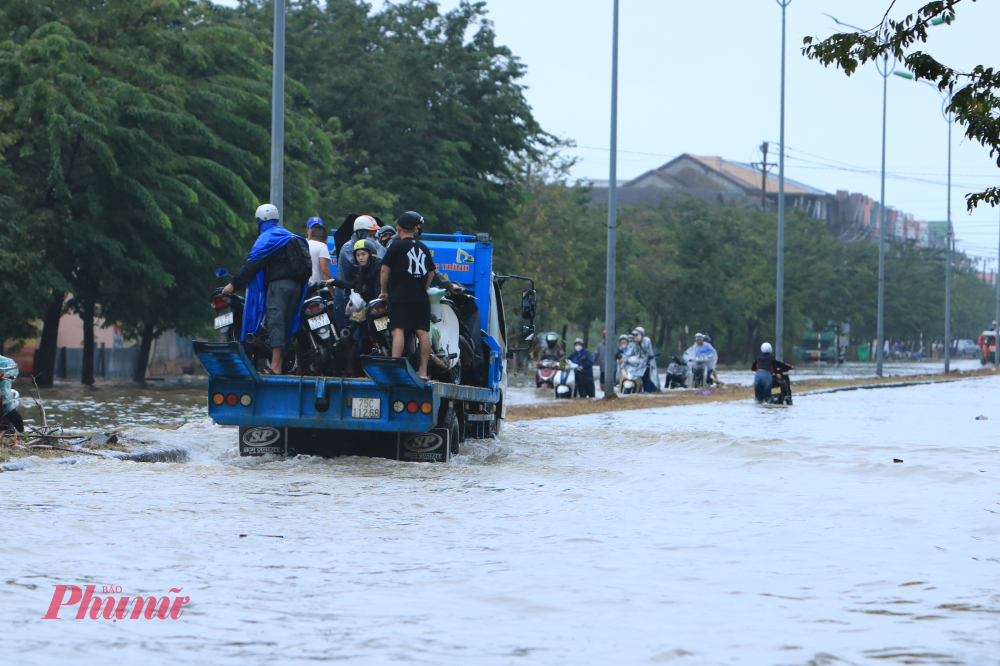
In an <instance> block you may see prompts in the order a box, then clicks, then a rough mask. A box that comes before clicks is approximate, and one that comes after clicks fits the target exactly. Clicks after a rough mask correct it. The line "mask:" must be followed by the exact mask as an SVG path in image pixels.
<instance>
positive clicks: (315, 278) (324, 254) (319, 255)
mask: <svg viewBox="0 0 1000 666" xmlns="http://www.w3.org/2000/svg"><path fill="white" fill-rule="evenodd" d="M306 237H307V238H308V239H309V256H310V258H311V259H312V268H313V271H312V277H310V278H309V284H316V283H317V282H325V281H326V280H329V279H330V277H331V276H330V249H329V248H328V247H327V245H326V238H327V234H326V227H324V226H323V220H321V219H319V218H318V217H310V218H309V219H308V220H307V221H306Z"/></svg>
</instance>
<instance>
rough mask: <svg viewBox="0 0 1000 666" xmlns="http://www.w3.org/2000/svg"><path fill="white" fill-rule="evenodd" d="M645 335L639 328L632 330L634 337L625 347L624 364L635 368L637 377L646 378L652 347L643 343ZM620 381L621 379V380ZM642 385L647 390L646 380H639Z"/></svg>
mask: <svg viewBox="0 0 1000 666" xmlns="http://www.w3.org/2000/svg"><path fill="white" fill-rule="evenodd" d="M642 340H643V335H642V332H641V331H640V330H639V329H635V330H633V331H632V338H631V339H630V340H629V343H628V347H626V348H625V353H624V355H623V357H622V365H623V366H624V365H626V364H627V365H628V367H629V369H632V370H634V372H635V377H636V378H637V379H641V378H644V377H645V375H646V372H647V371H648V370H649V358H650V353H651V352H652V348H650V349H649V350H648V351H647V349H646V348H645V347H644V346H643V344H642ZM619 381H620V380H619ZM639 383H640V385H641V386H642V390H643V391H646V382H644V381H641V382H639Z"/></svg>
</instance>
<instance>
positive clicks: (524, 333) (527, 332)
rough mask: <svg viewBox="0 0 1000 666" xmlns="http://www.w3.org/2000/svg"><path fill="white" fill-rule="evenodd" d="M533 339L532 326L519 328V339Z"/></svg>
mask: <svg viewBox="0 0 1000 666" xmlns="http://www.w3.org/2000/svg"><path fill="white" fill-rule="evenodd" d="M533 337H535V327H534V326H522V327H521V339H522V340H525V341H527V340H530V339H532V338H533Z"/></svg>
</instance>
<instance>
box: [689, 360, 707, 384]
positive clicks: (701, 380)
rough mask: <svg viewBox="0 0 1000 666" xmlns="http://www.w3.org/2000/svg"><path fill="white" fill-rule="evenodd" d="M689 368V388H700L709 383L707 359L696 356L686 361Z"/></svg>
mask: <svg viewBox="0 0 1000 666" xmlns="http://www.w3.org/2000/svg"><path fill="white" fill-rule="evenodd" d="M688 365H689V366H690V368H691V388H702V387H704V386H706V385H707V384H708V383H709V381H710V380H709V365H708V359H704V358H700V359H699V358H696V359H692V360H691V361H689V362H688Z"/></svg>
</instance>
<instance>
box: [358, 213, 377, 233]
mask: <svg viewBox="0 0 1000 666" xmlns="http://www.w3.org/2000/svg"><path fill="white" fill-rule="evenodd" d="M362 229H364V230H365V231H377V230H378V222H376V221H375V218H374V217H372V216H371V215H358V219H356V220H354V230H355V231H361V230H362Z"/></svg>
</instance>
